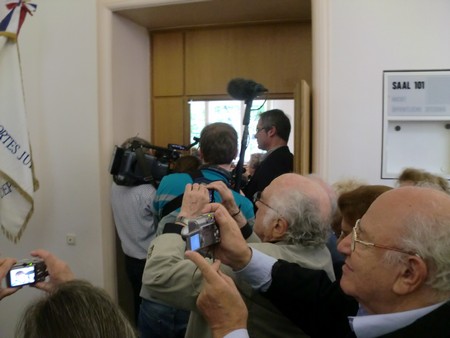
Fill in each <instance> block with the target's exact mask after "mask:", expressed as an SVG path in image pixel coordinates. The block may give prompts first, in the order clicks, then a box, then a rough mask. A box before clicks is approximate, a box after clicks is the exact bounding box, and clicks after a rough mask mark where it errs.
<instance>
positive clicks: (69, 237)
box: [66, 234, 77, 245]
mask: <svg viewBox="0 0 450 338" xmlns="http://www.w3.org/2000/svg"><path fill="white" fill-rule="evenodd" d="M66 243H67V244H68V245H75V244H76V243H77V236H76V235H75V234H67V235H66Z"/></svg>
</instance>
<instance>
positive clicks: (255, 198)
mask: <svg viewBox="0 0 450 338" xmlns="http://www.w3.org/2000/svg"><path fill="white" fill-rule="evenodd" d="M261 195H262V192H261V191H257V192H255V194H254V195H253V203H254V204H256V202H260V203H261V204H264V205H265V206H266V207H268V208H269V209H272V210H273V211H275V212H276V213H277V214H280V213H279V212H278V210H276V209H274V208H272V207H271V206H270V205H268V204H267V203H266V202H263V201H262V200H261Z"/></svg>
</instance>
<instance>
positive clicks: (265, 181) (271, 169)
mask: <svg viewBox="0 0 450 338" xmlns="http://www.w3.org/2000/svg"><path fill="white" fill-rule="evenodd" d="M293 168H294V155H292V153H291V152H290V151H289V148H288V146H283V147H279V148H277V149H275V150H274V151H273V152H271V153H270V154H269V155H267V157H266V158H265V159H264V160H263V161H262V162H261V163H260V165H259V167H258V168H257V169H256V170H255V172H254V174H253V176H252V178H251V179H250V181H249V182H248V184H247V185H246V186H245V187H244V189H243V191H244V194H245V196H247V197H248V198H249V199H250V200H252V199H253V195H254V194H255V192H257V191H263V190H264V188H265V187H267V186H268V185H269V184H270V182H272V181H273V179H275V178H276V177H278V176H280V175H283V174H286V173H290V172H292V170H293Z"/></svg>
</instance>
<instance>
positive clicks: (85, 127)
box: [0, 0, 104, 337]
mask: <svg viewBox="0 0 450 338" xmlns="http://www.w3.org/2000/svg"><path fill="white" fill-rule="evenodd" d="M35 2H36V3H37V5H38V9H37V11H36V13H35V14H34V15H33V16H32V17H28V18H27V19H26V21H25V24H24V26H23V28H22V31H21V35H20V36H19V43H20V53H21V61H22V67H23V80H24V86H25V95H26V106H27V112H28V127H29V133H30V138H31V143H32V150H33V161H34V166H35V172H36V175H37V178H38V179H39V182H40V189H39V190H38V191H37V192H36V195H35V212H34V215H33V217H32V218H31V220H30V222H29V224H28V227H27V229H26V231H25V232H24V234H23V237H22V239H21V240H20V241H19V243H17V244H13V243H11V242H9V241H8V240H7V239H6V238H5V237H3V236H2V237H0V248H1V254H2V256H12V257H16V258H25V257H29V252H30V251H31V250H32V249H36V248H45V249H48V250H50V251H52V252H54V253H55V254H57V255H58V256H59V257H61V258H62V259H64V260H66V261H67V262H69V264H70V265H71V267H72V269H73V270H74V272H75V273H76V274H77V276H79V277H80V278H85V279H89V280H91V281H92V282H93V283H94V284H97V285H103V284H104V275H103V257H102V254H101V248H102V245H103V243H102V237H101V217H100V213H99V209H100V204H101V196H100V193H99V173H100V170H101V168H100V166H99V147H98V143H99V142H98V140H99V125H98V110H97V106H98V99H97V97H98V93H97V91H98V89H97V88H98V87H97V37H96V34H95V32H96V5H95V1H93V0H77V1H58V0H47V1H35ZM67 233H74V234H76V236H77V243H76V245H75V246H68V245H67V244H66V242H65V236H66V234H67ZM38 294H40V291H37V290H33V289H32V288H29V287H26V288H24V289H23V290H20V291H19V292H18V293H16V294H15V295H14V296H12V297H8V298H6V299H4V300H2V302H1V306H0V330H1V332H0V336H1V337H13V330H14V324H15V322H16V321H17V318H18V316H19V313H21V311H22V310H23V308H24V306H25V305H26V304H27V303H28V302H29V301H30V299H31V298H32V297H34V296H36V295H38Z"/></svg>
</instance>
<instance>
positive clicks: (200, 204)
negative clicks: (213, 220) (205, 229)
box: [178, 183, 209, 218]
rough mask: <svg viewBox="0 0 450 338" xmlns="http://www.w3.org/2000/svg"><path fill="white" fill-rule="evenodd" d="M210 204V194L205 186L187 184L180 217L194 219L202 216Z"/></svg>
mask: <svg viewBox="0 0 450 338" xmlns="http://www.w3.org/2000/svg"><path fill="white" fill-rule="evenodd" d="M208 203H209V192H208V189H207V188H206V186H205V185H203V184H198V183H194V184H190V183H188V184H186V187H185V189H184V195H183V202H182V203H181V210H180V213H179V214H178V216H184V217H187V218H194V217H197V216H200V215H201V213H202V209H203V208H204V207H205V205H207V204H208Z"/></svg>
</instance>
